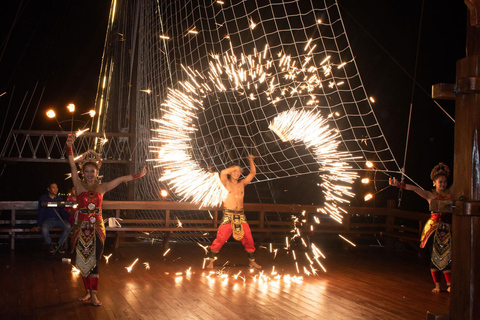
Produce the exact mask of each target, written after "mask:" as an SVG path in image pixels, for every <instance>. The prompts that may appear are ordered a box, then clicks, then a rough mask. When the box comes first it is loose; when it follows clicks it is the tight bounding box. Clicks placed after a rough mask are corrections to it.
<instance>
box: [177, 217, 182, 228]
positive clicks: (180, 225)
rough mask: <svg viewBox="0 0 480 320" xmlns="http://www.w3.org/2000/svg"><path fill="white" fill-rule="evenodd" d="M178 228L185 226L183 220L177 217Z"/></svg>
mask: <svg viewBox="0 0 480 320" xmlns="http://www.w3.org/2000/svg"><path fill="white" fill-rule="evenodd" d="M177 228H183V224H182V221H180V219H179V218H178V217H177Z"/></svg>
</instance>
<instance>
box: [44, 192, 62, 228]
mask: <svg viewBox="0 0 480 320" xmlns="http://www.w3.org/2000/svg"><path fill="white" fill-rule="evenodd" d="M42 201H63V199H62V197H60V196H58V195H56V196H55V197H53V199H52V198H50V196H49V195H48V193H47V194H44V195H43V196H41V197H40V199H38V225H39V226H41V225H42V224H43V221H44V220H45V219H56V220H59V219H58V216H57V214H56V213H55V211H54V209H55V210H57V212H58V213H59V214H60V215H61V216H62V217H63V218H65V219H68V212H66V211H65V210H63V209H60V208H42V207H41V206H40V203H41V202H42Z"/></svg>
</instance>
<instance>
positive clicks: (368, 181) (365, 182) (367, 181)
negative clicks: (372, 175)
mask: <svg viewBox="0 0 480 320" xmlns="http://www.w3.org/2000/svg"><path fill="white" fill-rule="evenodd" d="M361 181H362V183H363V184H368V183H370V179H368V178H363V179H362V180H361Z"/></svg>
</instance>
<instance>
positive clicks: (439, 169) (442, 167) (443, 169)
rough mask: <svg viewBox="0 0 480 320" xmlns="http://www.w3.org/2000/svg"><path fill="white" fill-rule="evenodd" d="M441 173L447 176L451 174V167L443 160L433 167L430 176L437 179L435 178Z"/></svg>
mask: <svg viewBox="0 0 480 320" xmlns="http://www.w3.org/2000/svg"><path fill="white" fill-rule="evenodd" d="M439 175H444V176H445V177H447V178H448V176H449V175H450V168H449V167H448V166H447V165H446V164H444V163H443V162H440V163H439V164H437V165H436V166H435V167H433V169H432V172H431V173H430V178H431V179H432V180H435V178H436V177H437V176H439Z"/></svg>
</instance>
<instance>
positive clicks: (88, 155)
mask: <svg viewBox="0 0 480 320" xmlns="http://www.w3.org/2000/svg"><path fill="white" fill-rule="evenodd" d="M89 163H91V164H93V165H94V166H96V167H97V169H98V170H100V167H101V166H102V156H101V155H100V154H99V153H96V152H95V151H93V150H88V151H87V152H85V153H83V154H82V155H81V156H80V159H79V162H78V166H79V167H80V170H83V167H84V166H85V165H86V164H89Z"/></svg>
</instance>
